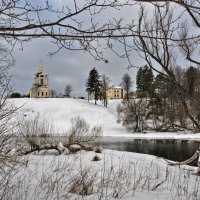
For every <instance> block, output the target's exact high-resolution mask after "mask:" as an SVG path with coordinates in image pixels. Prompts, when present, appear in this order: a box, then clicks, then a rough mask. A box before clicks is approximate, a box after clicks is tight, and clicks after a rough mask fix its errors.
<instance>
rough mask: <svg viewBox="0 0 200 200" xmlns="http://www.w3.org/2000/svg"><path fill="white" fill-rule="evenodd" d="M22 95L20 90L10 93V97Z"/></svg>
mask: <svg viewBox="0 0 200 200" xmlns="http://www.w3.org/2000/svg"><path fill="white" fill-rule="evenodd" d="M21 97H22V95H21V94H20V93H19V92H13V93H11V94H10V98H21Z"/></svg>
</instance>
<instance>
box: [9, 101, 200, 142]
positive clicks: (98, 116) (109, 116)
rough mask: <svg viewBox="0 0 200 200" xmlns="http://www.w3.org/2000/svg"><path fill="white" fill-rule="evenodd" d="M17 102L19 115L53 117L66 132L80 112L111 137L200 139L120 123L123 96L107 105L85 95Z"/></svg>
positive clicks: (188, 135) (199, 136)
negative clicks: (133, 129) (134, 128)
mask: <svg viewBox="0 0 200 200" xmlns="http://www.w3.org/2000/svg"><path fill="white" fill-rule="evenodd" d="M10 101H11V102H13V103H14V105H15V106H17V107H19V110H18V115H19V116H25V117H30V116H32V115H36V114H40V116H45V117H46V118H49V119H50V120H52V121H53V123H54V125H55V126H56V129H57V133H56V134H63V133H66V131H67V130H68V129H69V127H70V124H71V122H70V120H71V119H72V118H74V117H77V116H80V117H82V118H84V119H85V120H86V122H87V123H89V125H90V126H94V125H99V126H102V128H103V136H110V137H126V138H132V139H176V140H177V139H183V140H198V141H200V133H195V134H194V133H190V132H187V131H185V132H184V131H182V132H176V133H171V132H161V133H159V132H147V133H129V132H127V130H126V129H125V128H124V127H123V126H122V125H121V124H118V123H117V112H116V106H117V105H118V104H119V103H120V100H110V101H109V102H108V108H105V107H104V106H103V105H102V102H98V105H94V103H93V102H88V101H86V100H82V99H70V98H48V99H33V98H20V99H11V100H10Z"/></svg>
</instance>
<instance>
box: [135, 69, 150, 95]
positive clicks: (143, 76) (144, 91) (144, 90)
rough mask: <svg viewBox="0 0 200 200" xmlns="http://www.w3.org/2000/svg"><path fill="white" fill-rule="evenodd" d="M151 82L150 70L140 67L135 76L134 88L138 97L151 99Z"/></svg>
mask: <svg viewBox="0 0 200 200" xmlns="http://www.w3.org/2000/svg"><path fill="white" fill-rule="evenodd" d="M153 82H154V75H153V71H152V69H151V68H150V67H148V66H147V65H145V66H144V67H140V68H139V70H138V73H137V76H136V85H137V86H136V87H137V91H138V92H139V93H140V95H142V96H143V97H147V96H149V97H152V96H153V94H154V89H153Z"/></svg>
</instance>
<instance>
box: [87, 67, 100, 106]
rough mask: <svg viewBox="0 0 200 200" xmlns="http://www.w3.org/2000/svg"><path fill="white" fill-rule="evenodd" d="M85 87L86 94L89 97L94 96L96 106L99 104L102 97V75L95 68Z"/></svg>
mask: <svg viewBox="0 0 200 200" xmlns="http://www.w3.org/2000/svg"><path fill="white" fill-rule="evenodd" d="M85 86H86V92H87V93H88V95H89V96H91V95H94V100H95V104H97V100H98V99H99V98H100V95H101V81H100V75H99V73H98V71H97V70H96V69H95V67H94V68H93V69H92V70H91V71H90V73H89V77H88V79H87V81H86V84H85Z"/></svg>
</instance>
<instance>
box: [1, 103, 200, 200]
mask: <svg viewBox="0 0 200 200" xmlns="http://www.w3.org/2000/svg"><path fill="white" fill-rule="evenodd" d="M10 101H12V102H13V103H14V105H15V106H17V107H20V109H19V110H18V117H22V116H23V117H25V118H26V117H31V116H33V115H37V114H40V115H45V117H47V118H49V119H51V120H52V121H53V123H54V125H55V126H56V127H57V130H59V133H61V134H62V133H65V132H66V131H67V130H68V129H69V127H70V119H71V118H73V117H76V116H80V117H83V118H84V119H85V120H86V121H87V122H88V123H89V124H90V125H91V126H93V125H100V126H102V128H103V135H104V136H112V137H132V138H150V139H151V138H177V139H182V138H183V139H192V140H199V139H200V134H194V135H193V134H191V133H190V134H189V133H146V134H142V133H141V134H139V133H138V134H130V133H128V132H127V131H126V130H125V128H124V127H122V126H121V125H120V124H117V122H116V121H117V116H116V111H115V106H116V105H117V104H118V103H119V102H117V101H112V102H109V108H105V107H103V106H102V105H100V103H99V105H97V106H96V105H94V104H92V103H88V102H87V101H85V100H77V99H11V100H10ZM95 156H97V157H98V158H99V160H98V161H94V157H95ZM22 160H23V161H24V163H25V165H23V166H22V167H21V170H20V171H19V172H18V173H16V174H15V175H13V178H12V182H11V183H12V184H11V185H10V186H9V185H8V188H9V187H10V188H9V193H8V194H6V198H4V199H9V200H12V199H19V200H21V199H22V200H23V199H24V200H25V199H28V200H32V199H49V200H53V199H55V200H57V199H62V200H64V199H70V200H71V199H72V200H75V199H76V200H78V199H84V200H85V199H86V200H89V199H90V200H93V199H94V200H97V199H98V200H100V199H102V200H110V199H124V200H164V199H168V200H171V199H181V200H190V199H191V200H193V199H194V200H199V199H200V189H199V188H200V177H198V176H196V175H194V173H195V172H196V170H197V168H196V167H190V166H181V167H180V166H177V167H175V166H169V165H167V163H166V161H165V160H163V159H161V158H158V157H155V156H151V155H145V154H138V153H130V152H119V151H111V150H106V149H105V150H103V151H102V153H95V152H93V151H89V152H88V151H79V152H78V153H76V154H69V155H63V154H62V155H58V154H57V152H56V151H49V152H48V153H46V152H40V153H34V154H29V155H28V156H23V157H22Z"/></svg>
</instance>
